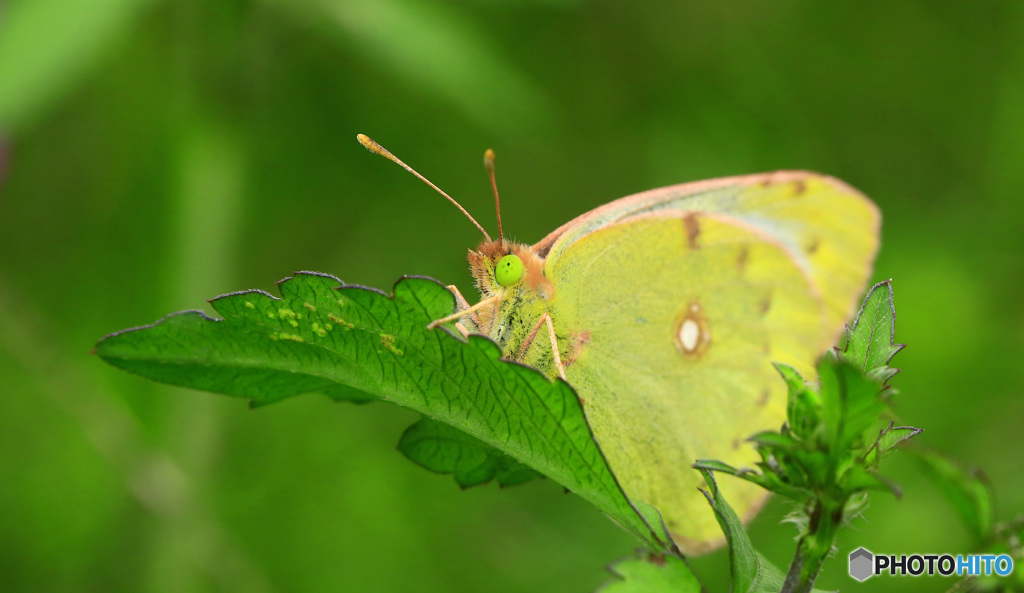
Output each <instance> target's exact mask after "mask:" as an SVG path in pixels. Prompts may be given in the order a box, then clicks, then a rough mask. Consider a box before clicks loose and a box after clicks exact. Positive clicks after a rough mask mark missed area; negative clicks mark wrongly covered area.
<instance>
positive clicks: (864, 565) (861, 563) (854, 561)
mask: <svg viewBox="0 0 1024 593" xmlns="http://www.w3.org/2000/svg"><path fill="white" fill-rule="evenodd" d="M874 563H875V557H874V555H873V554H872V553H871V552H869V551H867V550H865V549H864V548H857V549H856V550H854V551H852V552H850V576H851V577H853V578H855V579H857V580H858V581H863V580H865V579H867V578H868V577H869V576H871V575H873V574H874V573H875V571H874Z"/></svg>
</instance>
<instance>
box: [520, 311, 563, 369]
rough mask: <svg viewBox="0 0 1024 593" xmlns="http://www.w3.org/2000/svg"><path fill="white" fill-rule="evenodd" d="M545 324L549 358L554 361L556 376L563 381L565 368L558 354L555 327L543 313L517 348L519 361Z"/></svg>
mask: <svg viewBox="0 0 1024 593" xmlns="http://www.w3.org/2000/svg"><path fill="white" fill-rule="evenodd" d="M542 324H547V326H548V337H549V338H550V339H551V358H552V359H553V360H554V363H555V369H557V370H558V376H559V377H561V378H562V379H563V380H565V367H563V366H562V357H561V356H560V355H559V353H558V339H557V338H556V337H555V325H554V323H552V321H551V315H548V314H547V313H544V314H543V315H541V316H540V319H538V320H537V323H536V324H534V326H533V329H531V330H530V334H529V335H527V336H526V339H525V340H523V345H522V346H520V347H519V360H522V359H523V357H525V356H526V351H527V350H529V349H530V346H531V345H533V340H534V339H535V338H536V337H537V332H538V331H540V326H541V325H542Z"/></svg>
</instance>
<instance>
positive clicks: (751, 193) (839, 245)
mask: <svg viewBox="0 0 1024 593" xmlns="http://www.w3.org/2000/svg"><path fill="white" fill-rule="evenodd" d="M664 210H689V211H698V212H718V213H721V214H727V215H729V216H730V217H732V218H734V219H735V220H738V221H741V222H745V223H748V224H750V225H752V226H754V227H755V228H758V229H760V230H762V231H764V232H765V233H767V234H768V235H770V236H772V237H774V238H775V239H776V240H777V241H779V242H780V243H781V244H782V245H783V246H784V247H785V248H786V250H787V251H788V252H789V254H790V255H791V256H792V257H793V259H794V260H795V261H796V262H797V264H798V265H799V266H800V267H801V269H803V270H804V271H805V272H806V273H807V274H808V276H810V278H811V281H812V282H813V284H814V288H815V290H816V291H817V292H818V293H819V294H820V295H821V297H822V299H823V301H824V303H825V306H826V314H827V321H828V323H829V324H831V326H832V327H833V328H834V329H835V331H836V332H838V331H840V330H841V329H842V324H843V323H844V322H845V321H847V320H849V318H850V316H851V315H852V313H853V312H854V310H855V308H856V306H857V304H858V302H859V298H860V295H861V292H862V291H863V289H864V286H865V283H866V282H867V280H868V277H869V276H870V274H871V267H872V262H873V261H874V259H875V254H876V253H877V251H878V233H879V227H880V225H881V215H880V214H879V212H878V208H877V207H876V206H875V205H874V204H873V203H872V202H871V201H870V200H869V199H867V198H866V197H864V195H863V194H861V193H860V192H858V191H857V190H855V189H853V188H852V187H850V186H849V185H847V184H846V183H843V182H842V181H840V180H838V179H835V178H833V177H828V176H825V175H820V174H817V173H810V172H804V171H777V172H774V173H760V174H756V175H744V176H740V177H725V178H721V179H709V180H706V181H697V182H693V183H684V184H680V185H673V186H669V187H663V188H660V189H655V190H651V191H647V192H643V193H639V194H634V195H632V196H627V197H624V198H621V199H618V200H615V201H614V202H611V203H609V204H606V205H604V206H602V207H600V208H597V209H595V210H592V211H590V212H588V213H586V214H583V215H582V216H580V217H578V218H576V219H574V220H572V221H570V222H568V223H566V224H565V225H562V227H560V228H558V229H556V230H555V231H554V232H552V233H551V234H550V235H548V236H547V237H545V238H544V240H542V241H541V242H540V243H538V244H537V245H535V246H534V247H535V249H536V250H537V252H538V253H539V254H540V255H541V256H546V257H547V258H549V259H554V260H557V259H558V258H559V254H560V253H561V252H562V251H565V250H566V249H569V248H570V247H571V246H572V244H573V243H575V241H576V240H578V239H579V238H580V237H583V236H585V235H586V234H587V233H590V232H593V231H594V230H596V229H598V228H601V227H603V226H607V225H609V224H615V223H617V222H620V221H622V220H624V219H626V218H629V217H631V216H637V215H640V214H643V213H649V212H659V211H664Z"/></svg>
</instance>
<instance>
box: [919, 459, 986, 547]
mask: <svg viewBox="0 0 1024 593" xmlns="http://www.w3.org/2000/svg"><path fill="white" fill-rule="evenodd" d="M913 453H914V454H915V455H916V456H917V458H918V459H919V460H920V461H921V465H922V468H923V469H924V472H925V475H927V476H928V477H929V478H931V479H932V483H933V484H935V486H936V487H937V488H938V489H939V491H940V492H942V494H943V495H944V496H945V497H946V500H948V501H949V503H950V504H951V505H952V506H953V510H954V511H956V514H957V515H959V516H960V519H961V520H962V521H963V522H964V526H965V527H967V530H968V532H970V534H971V536H972V538H973V539H974V543H975V547H976V548H980V547H981V546H982V545H984V544H985V543H986V542H987V541H988V540H989V538H990V537H991V536H992V526H993V523H994V521H995V511H994V510H993V505H992V489H991V486H990V485H989V482H988V479H987V478H986V477H985V474H983V473H982V472H981V470H979V469H978V468H975V467H970V468H968V467H964V466H962V465H961V464H960V463H958V462H956V461H954V460H953V459H952V458H950V457H948V456H946V455H944V454H942V453H939V452H937V451H928V450H917V449H915V450H914V451H913Z"/></svg>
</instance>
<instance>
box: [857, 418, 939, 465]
mask: <svg viewBox="0 0 1024 593" xmlns="http://www.w3.org/2000/svg"><path fill="white" fill-rule="evenodd" d="M922 432H924V430H923V429H920V428H914V427H913V426H896V427H893V423H892V422H890V423H889V426H887V427H885V428H884V429H883V430H882V431H881V432H880V433H879V435H878V440H877V441H875V446H874V447H872V448H871V450H870V451H868V454H867V455H866V456H865V461H866V462H867V463H868V465H871V466H874V467H877V466H878V463H879V462H880V461H881V460H882V459H884V458H885V457H886V456H888V455H889V454H890V453H892V452H893V451H894V450H895V449H896V447H898V446H900V445H901V444H903V443H905V442H906V441H909V440H910V439H912V438H914V437H916V436H917V435H919V434H921V433H922Z"/></svg>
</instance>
